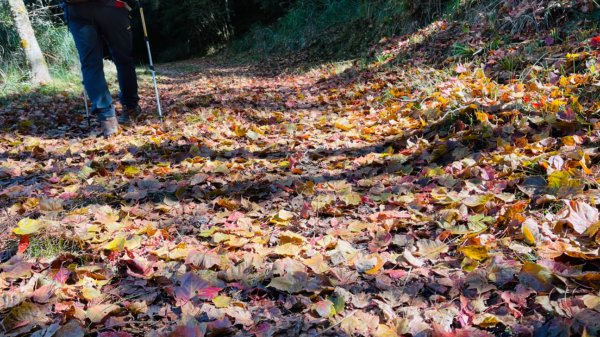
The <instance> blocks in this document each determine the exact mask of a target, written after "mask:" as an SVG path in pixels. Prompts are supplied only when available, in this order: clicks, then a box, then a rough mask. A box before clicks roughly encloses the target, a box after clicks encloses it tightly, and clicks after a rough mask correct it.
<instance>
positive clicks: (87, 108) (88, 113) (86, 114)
mask: <svg viewBox="0 0 600 337" xmlns="http://www.w3.org/2000/svg"><path fill="white" fill-rule="evenodd" d="M81 83H82V84H83V82H81ZM83 104H84V105H85V117H86V119H87V122H88V128H91V127H92V121H91V119H90V108H89V107H88V96H87V91H85V87H83Z"/></svg>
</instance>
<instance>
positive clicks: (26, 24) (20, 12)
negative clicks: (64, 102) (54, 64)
mask: <svg viewBox="0 0 600 337" xmlns="http://www.w3.org/2000/svg"><path fill="white" fill-rule="evenodd" d="M8 5H9V7H10V11H11V13H12V17H13V19H14V22H15V27H16V28H17V32H18V33H19V37H20V39H21V47H22V48H23V51H24V52H25V56H26V57H27V61H28V62H29V65H30V67H31V81H32V82H33V84H34V85H43V84H47V83H50V82H51V81H52V78H51V77H50V72H49V71H48V65H47V64H46V59H45V58H44V54H43V53H42V50H41V49H40V45H39V44H38V42H37V39H36V38H35V32H34V31H33V28H32V27H31V21H30V20H29V15H28V13H27V8H26V7H25V4H24V3H23V0H8Z"/></svg>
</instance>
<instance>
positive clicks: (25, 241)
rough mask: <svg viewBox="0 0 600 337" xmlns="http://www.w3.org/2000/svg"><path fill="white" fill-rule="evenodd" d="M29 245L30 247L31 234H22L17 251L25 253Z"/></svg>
mask: <svg viewBox="0 0 600 337" xmlns="http://www.w3.org/2000/svg"><path fill="white" fill-rule="evenodd" d="M27 247H29V235H21V239H20V240H19V248H18V250H17V252H18V253H19V254H23V253H24V252H25V251H26V250H27Z"/></svg>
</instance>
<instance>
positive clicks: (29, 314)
mask: <svg viewBox="0 0 600 337" xmlns="http://www.w3.org/2000/svg"><path fill="white" fill-rule="evenodd" d="M48 310H49V307H47V306H44V305H40V304H35V303H31V302H23V303H21V304H19V305H18V306H16V307H13V308H12V309H11V310H10V311H9V312H8V314H6V316H4V319H3V320H2V326H3V327H4V329H5V331H10V330H12V329H14V328H16V327H19V326H24V325H29V324H45V323H46V322H48V321H49V318H48V317H47V316H46V314H48V313H49V312H48Z"/></svg>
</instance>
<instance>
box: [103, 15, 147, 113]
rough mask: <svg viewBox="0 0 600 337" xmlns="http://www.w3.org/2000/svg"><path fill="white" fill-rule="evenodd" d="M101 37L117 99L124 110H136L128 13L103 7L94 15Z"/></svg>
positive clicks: (136, 86) (134, 74)
mask: <svg viewBox="0 0 600 337" xmlns="http://www.w3.org/2000/svg"><path fill="white" fill-rule="evenodd" d="M96 20H97V23H98V26H99V27H100V31H101V34H102V36H103V37H104V38H105V39H106V41H107V42H108V46H109V48H110V53H111V56H112V59H113V62H114V63H115V65H116V66H117V77H118V79H119V87H120V89H121V92H120V95H119V98H120V100H121V104H122V105H123V107H124V108H125V109H132V108H136V107H137V105H138V101H139V100H140V98H139V96H138V83H137V75H136V73H135V63H134V59H133V35H132V32H131V22H130V19H129V12H128V11H127V10H126V9H125V8H118V7H111V6H105V7H102V9H101V10H100V11H99V12H98V13H97V14H96Z"/></svg>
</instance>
